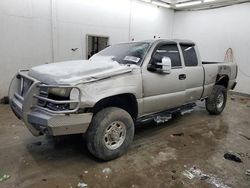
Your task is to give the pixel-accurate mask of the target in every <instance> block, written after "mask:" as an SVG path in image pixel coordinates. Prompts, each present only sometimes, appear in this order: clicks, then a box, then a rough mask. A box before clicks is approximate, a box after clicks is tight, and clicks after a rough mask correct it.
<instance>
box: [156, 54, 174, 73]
mask: <svg viewBox="0 0 250 188" xmlns="http://www.w3.org/2000/svg"><path fill="white" fill-rule="evenodd" d="M159 65H161V66H162V72H163V73H166V74H170V73H171V67H172V62H171V59H170V58H169V57H163V58H162V60H161V63H159Z"/></svg>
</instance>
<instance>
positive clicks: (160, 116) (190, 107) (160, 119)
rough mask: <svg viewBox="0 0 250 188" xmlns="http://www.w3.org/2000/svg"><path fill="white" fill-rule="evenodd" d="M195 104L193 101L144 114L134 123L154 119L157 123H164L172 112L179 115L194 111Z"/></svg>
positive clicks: (170, 116)
mask: <svg viewBox="0 0 250 188" xmlns="http://www.w3.org/2000/svg"><path fill="white" fill-rule="evenodd" d="M195 106H196V104H195V103H190V104H185V105H183V106H180V107H178V108H172V109H169V110H165V111H162V112H158V113H155V114H150V115H146V116H143V117H140V118H138V119H137V121H136V123H138V124H140V123H145V122H149V121H154V122H156V123H157V124H160V123H165V122H167V121H169V120H170V119H172V115H173V114H178V113H179V114H181V115H185V114H188V113H191V112H192V111H194V107H195Z"/></svg>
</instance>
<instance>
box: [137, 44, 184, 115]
mask: <svg viewBox="0 0 250 188" xmlns="http://www.w3.org/2000/svg"><path fill="white" fill-rule="evenodd" d="M164 57H168V58H170V59H171V63H172V69H171V71H170V73H168V74H165V73H159V72H157V71H153V70H150V66H151V65H154V64H156V63H157V62H161V61H162V58H164ZM147 58H148V59H147V62H146V64H145V66H144V67H143V69H142V83H143V113H144V114H148V113H154V112H159V111H162V110H167V109H170V108H173V107H178V106H181V105H182V104H184V103H185V88H186V86H185V76H186V75H185V70H184V68H183V64H182V61H181V55H180V51H179V47H178V44H177V43H175V42H160V43H158V44H157V45H156V46H154V47H153V49H152V52H150V54H149V56H148V57H147Z"/></svg>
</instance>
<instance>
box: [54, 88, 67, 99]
mask: <svg viewBox="0 0 250 188" xmlns="http://www.w3.org/2000/svg"><path fill="white" fill-rule="evenodd" d="M49 93H50V94H53V95H56V96H60V97H68V96H69V94H70V89H69V88H50V89H49Z"/></svg>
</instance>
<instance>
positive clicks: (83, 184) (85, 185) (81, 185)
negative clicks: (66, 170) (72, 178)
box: [77, 182, 88, 188]
mask: <svg viewBox="0 0 250 188" xmlns="http://www.w3.org/2000/svg"><path fill="white" fill-rule="evenodd" d="M87 186H88V184H86V183H84V182H79V183H78V185H77V187H80V188H82V187H87Z"/></svg>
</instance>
